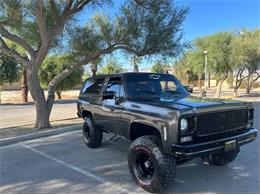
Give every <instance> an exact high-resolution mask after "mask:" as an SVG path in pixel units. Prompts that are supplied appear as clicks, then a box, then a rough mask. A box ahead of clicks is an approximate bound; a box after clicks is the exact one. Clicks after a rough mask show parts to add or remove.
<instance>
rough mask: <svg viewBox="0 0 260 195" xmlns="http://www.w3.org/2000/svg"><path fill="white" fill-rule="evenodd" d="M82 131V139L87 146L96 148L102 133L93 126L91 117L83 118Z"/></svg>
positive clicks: (100, 140) (100, 141) (99, 143)
mask: <svg viewBox="0 0 260 195" xmlns="http://www.w3.org/2000/svg"><path fill="white" fill-rule="evenodd" d="M82 133H83V141H84V143H85V144H86V145H87V146H88V147H89V148H97V147H99V146H100V145H101V143H102V139H103V133H102V131H101V130H100V129H98V128H96V127H95V125H94V124H93V121H92V120H91V118H85V120H84V123H83V127H82Z"/></svg>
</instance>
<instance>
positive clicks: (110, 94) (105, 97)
mask: <svg viewBox="0 0 260 195" xmlns="http://www.w3.org/2000/svg"><path fill="white" fill-rule="evenodd" d="M115 95H116V93H115V92H114V91H105V92H104V93H103V100H109V99H114V97H115Z"/></svg>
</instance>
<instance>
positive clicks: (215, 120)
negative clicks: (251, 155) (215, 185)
mask: <svg viewBox="0 0 260 195" xmlns="http://www.w3.org/2000/svg"><path fill="white" fill-rule="evenodd" d="M77 107H78V116H79V117H82V118H83V119H84V124H83V137H84V142H85V143H86V145H87V146H89V147H91V148H95V147H98V146H100V145H101V142H102V137H103V136H102V135H103V132H111V133H114V134H117V135H120V136H122V137H124V138H126V139H128V140H130V141H131V142H132V143H131V145H130V148H129V154H128V165H129V169H130V173H131V174H132V176H133V179H134V180H135V181H136V183H137V184H138V185H139V186H141V187H142V188H143V189H145V190H147V191H150V192H162V191H163V190H164V189H166V188H167V187H168V186H169V184H170V183H172V182H173V181H174V178H175V174H176V164H177V163H179V162H183V161H186V160H190V159H193V158H196V157H201V158H202V159H203V161H206V162H207V163H209V164H212V165H218V166H224V165H226V164H228V163H230V162H232V161H233V160H234V159H235V158H236V156H237V154H238V153H239V148H240V146H241V145H243V144H246V143H249V142H251V141H253V140H254V139H255V138H256V136H257V130H256V129H254V128H253V115H254V109H253V107H252V103H248V102H238V101H222V100H213V99H205V98H203V99H201V98H197V97H192V96H190V94H189V93H188V91H187V90H186V89H185V88H184V86H183V85H182V84H181V83H180V82H179V81H178V80H177V79H176V78H175V77H174V76H173V75H170V74H153V73H122V74H116V75H104V76H97V77H95V78H89V79H87V80H86V81H85V82H84V84H83V87H82V89H81V91H80V96H79V100H78V104H77Z"/></svg>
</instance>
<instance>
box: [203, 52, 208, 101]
mask: <svg viewBox="0 0 260 195" xmlns="http://www.w3.org/2000/svg"><path fill="white" fill-rule="evenodd" d="M208 53H209V52H208V51H207V50H205V51H204V56H205V69H204V73H205V81H204V90H205V96H206V95H207V91H208Z"/></svg>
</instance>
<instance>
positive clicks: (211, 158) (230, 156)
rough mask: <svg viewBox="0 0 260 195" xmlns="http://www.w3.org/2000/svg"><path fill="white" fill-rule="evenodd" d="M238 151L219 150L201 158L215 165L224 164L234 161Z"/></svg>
mask: <svg viewBox="0 0 260 195" xmlns="http://www.w3.org/2000/svg"><path fill="white" fill-rule="evenodd" d="M238 153H239V149H237V150H233V151H227V152H220V153H216V154H210V155H207V156H204V157H202V160H203V161H204V162H206V163H209V164H211V165H215V166H225V165H227V164H229V163H231V162H232V161H234V160H235V159H236V157H237V155H238Z"/></svg>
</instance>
